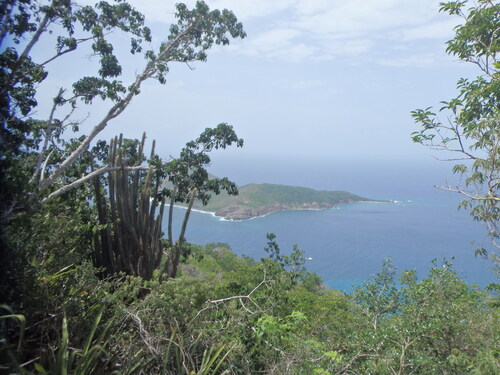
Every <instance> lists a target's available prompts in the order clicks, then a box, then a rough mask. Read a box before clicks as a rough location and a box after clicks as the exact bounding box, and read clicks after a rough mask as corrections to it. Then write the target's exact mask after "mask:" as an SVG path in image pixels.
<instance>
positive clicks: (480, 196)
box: [412, 0, 500, 254]
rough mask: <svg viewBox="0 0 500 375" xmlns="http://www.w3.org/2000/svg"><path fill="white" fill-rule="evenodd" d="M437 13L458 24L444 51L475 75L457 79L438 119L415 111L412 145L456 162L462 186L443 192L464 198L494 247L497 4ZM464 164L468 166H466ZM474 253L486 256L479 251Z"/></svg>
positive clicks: (498, 136) (499, 214) (499, 185)
mask: <svg viewBox="0 0 500 375" xmlns="http://www.w3.org/2000/svg"><path fill="white" fill-rule="evenodd" d="M440 6H441V8H440V10H441V11H442V12H447V13H449V14H450V15H453V16H458V17H460V18H461V19H462V20H463V23H462V24H460V25H458V26H456V27H455V37H454V38H453V39H451V40H450V41H448V43H447V44H448V47H447V49H446V51H447V52H448V54H451V55H453V56H456V57H458V58H459V59H460V60H462V61H465V62H469V63H472V64H475V65H476V67H477V68H479V69H480V74H481V75H480V76H478V77H477V78H476V79H473V80H470V79H465V78H463V79H460V80H459V81H458V84H457V89H458V91H459V94H458V96H457V97H456V98H453V99H451V100H449V101H443V102H441V104H442V107H441V109H440V110H439V112H440V113H441V114H442V115H443V117H445V118H446V120H444V119H440V118H439V116H438V115H437V114H436V113H435V112H434V111H433V110H432V108H430V107H429V108H426V109H417V110H415V111H413V112H412V116H413V118H414V120H415V122H416V123H417V124H419V125H420V126H421V130H420V131H417V132H414V133H413V141H414V142H417V143H421V144H424V145H428V146H431V147H435V148H438V149H441V150H445V151H448V152H451V153H453V154H455V155H456V156H451V158H450V159H448V160H450V161H453V162H459V163H460V164H455V165H454V167H453V172H454V173H457V174H459V175H460V176H462V178H463V184H461V185H459V186H456V187H451V186H447V187H444V188H443V189H445V190H449V191H454V192H457V193H459V194H461V195H463V196H464V197H465V200H464V201H463V202H462V203H461V205H460V206H461V207H464V208H467V209H470V213H471V215H472V217H473V218H474V220H477V221H480V222H483V223H485V224H486V225H487V227H488V229H489V235H490V237H491V238H492V240H493V243H494V244H495V245H496V246H497V247H498V246H499V244H498V243H497V242H496V241H497V240H498V238H500V228H499V227H498V223H499V221H500V207H499V202H500V196H499V191H500V175H499V169H500V168H499V167H500V164H499V163H500V162H499V160H500V151H499V150H500V125H499V123H500V107H499V105H498V103H499V102H500V73H499V69H500V63H499V62H498V53H499V52H500V31H499V30H500V16H499V14H500V4H498V3H497V2H493V1H488V0H480V1H478V2H477V3H474V4H473V5H469V1H449V2H444V3H441V4H440ZM466 161H469V163H465V162H466ZM478 252H479V253H481V254H485V253H486V252H485V250H484V249H478Z"/></svg>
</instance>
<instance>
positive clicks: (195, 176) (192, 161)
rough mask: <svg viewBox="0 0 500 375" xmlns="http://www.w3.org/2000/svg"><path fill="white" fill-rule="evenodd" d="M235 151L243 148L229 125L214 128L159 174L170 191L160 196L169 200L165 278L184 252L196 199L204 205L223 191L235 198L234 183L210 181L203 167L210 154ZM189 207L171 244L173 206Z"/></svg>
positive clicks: (167, 164) (171, 274)
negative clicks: (229, 147)
mask: <svg viewBox="0 0 500 375" xmlns="http://www.w3.org/2000/svg"><path fill="white" fill-rule="evenodd" d="M233 143H234V144H236V146H237V147H242V146H243V139H241V138H238V136H237V135H236V133H235V131H234V129H233V127H232V126H231V125H228V124H225V123H221V124H219V125H218V126H217V127H215V128H206V129H205V131H203V133H201V135H200V136H199V137H198V138H197V139H196V140H194V141H190V142H188V143H187V144H186V147H184V148H183V149H182V151H181V153H180V156H179V158H178V159H174V160H171V161H170V162H168V163H166V164H165V165H164V166H163V168H162V172H163V173H164V175H166V176H167V178H168V181H169V182H170V188H168V187H165V188H164V189H163V190H162V192H161V194H162V195H163V196H166V197H168V198H170V206H169V214H168V226H167V234H168V238H167V250H168V258H167V260H166V262H165V265H164V270H163V272H164V273H166V274H167V276H168V277H175V276H176V274H177V267H178V265H179V260H180V257H181V255H182V251H183V248H184V235H185V232H186V226H187V223H188V220H189V215H190V213H191V209H192V207H193V204H194V201H195V200H196V199H199V200H201V202H202V203H203V204H204V205H206V204H207V203H208V201H209V199H210V198H211V195H210V193H211V192H212V193H215V194H216V195H218V194H220V192H221V191H226V192H227V193H228V194H229V195H236V194H238V189H237V187H236V184H235V183H234V182H231V181H230V180H229V179H228V178H227V177H224V178H210V176H209V174H208V172H207V170H206V167H207V166H208V165H210V161H211V160H210V156H209V155H208V153H209V152H211V151H212V150H218V149H225V148H226V147H228V146H231V145H232V144H233ZM178 202H180V203H188V207H187V210H186V213H185V215H184V221H183V223H182V227H181V231H180V233H179V238H178V240H177V241H174V238H173V232H172V223H173V212H174V211H173V209H174V204H175V203H178Z"/></svg>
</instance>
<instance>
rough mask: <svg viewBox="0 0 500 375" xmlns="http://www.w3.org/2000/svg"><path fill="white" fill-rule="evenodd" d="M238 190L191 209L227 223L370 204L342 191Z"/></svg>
mask: <svg viewBox="0 0 500 375" xmlns="http://www.w3.org/2000/svg"><path fill="white" fill-rule="evenodd" d="M238 190H239V194H238V195H237V196H229V195H227V194H220V195H214V196H212V198H211V199H210V201H209V202H208V204H207V205H206V206H203V205H202V204H201V202H196V203H195V204H194V206H193V208H195V209H197V210H201V211H206V212H211V213H214V214H215V215H216V216H218V217H222V218H224V219H227V220H247V219H252V218H255V217H259V216H264V215H267V214H270V213H274V212H279V211H290V210H324V209H328V208H333V207H335V206H336V205H338V204H341V203H350V202H363V201H364V202H367V201H374V200H372V199H368V198H363V197H360V196H358V195H355V194H352V193H349V192H346V191H318V190H314V189H310V188H305V187H298V186H287V185H275V184H249V185H244V186H241V187H239V188H238Z"/></svg>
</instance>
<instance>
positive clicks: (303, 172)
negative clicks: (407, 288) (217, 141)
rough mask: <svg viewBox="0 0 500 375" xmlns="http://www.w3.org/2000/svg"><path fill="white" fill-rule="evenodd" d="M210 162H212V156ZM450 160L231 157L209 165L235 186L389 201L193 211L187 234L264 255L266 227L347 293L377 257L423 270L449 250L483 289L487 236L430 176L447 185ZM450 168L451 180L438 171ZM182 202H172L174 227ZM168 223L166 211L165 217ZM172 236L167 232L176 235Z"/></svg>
mask: <svg viewBox="0 0 500 375" xmlns="http://www.w3.org/2000/svg"><path fill="white" fill-rule="evenodd" d="M214 166H215V163H214ZM449 168H450V166H444V165H443V164H439V163H437V162H436V163H403V162H400V163H387V162H386V163H382V162H371V163H365V162H363V163H354V162H350V163H341V164H336V165H335V164H331V163H323V164H322V163H321V162H318V161H316V162H314V161H311V162H308V161H302V162H299V161H295V162H293V163H290V161H289V160H283V161H275V162H274V163H263V164H260V166H259V163H258V162H252V163H248V164H245V163H244V162H243V161H241V160H240V161H238V160H232V161H226V162H221V163H219V164H218V167H217V168H215V167H213V168H212V170H211V172H212V173H215V174H217V175H219V176H222V175H224V176H228V177H229V178H231V179H233V180H234V181H235V182H237V183H238V184H239V185H243V184H246V183H251V182H255V183H263V182H268V183H281V184H287V185H295V186H306V187H311V188H314V189H318V190H347V191H350V192H352V193H355V194H359V195H361V196H364V197H368V198H372V199H380V200H391V201H393V203H350V204H342V205H339V206H337V207H335V208H332V209H327V210H321V211H287V212H278V213H273V214H270V215H267V216H265V217H259V218H254V219H251V220H245V221H225V220H221V218H218V217H215V216H213V215H211V214H207V213H202V212H193V213H192V215H191V217H190V221H189V224H188V229H187V232H186V239H187V240H188V241H189V242H192V243H196V244H200V245H204V244H207V243H211V242H223V243H227V244H228V245H229V246H231V249H232V250H233V251H234V252H235V253H237V254H240V255H246V256H250V257H252V258H254V259H260V258H262V257H265V256H266V253H265V251H264V247H265V246H266V242H267V240H266V234H267V233H274V234H276V237H277V238H276V240H277V242H278V243H279V246H280V249H281V251H282V252H283V253H288V252H290V251H291V249H292V247H293V245H295V244H296V245H297V246H298V247H299V249H300V250H303V251H304V252H305V257H306V258H308V259H309V260H307V261H306V267H307V269H308V270H309V271H311V272H316V273H317V274H319V275H320V276H321V277H322V279H323V280H324V283H325V284H326V285H328V286H329V287H331V288H335V289H339V290H342V291H344V292H347V293H348V292H350V291H352V289H353V286H356V285H359V284H360V283H361V282H363V281H366V280H368V278H369V276H370V275H371V274H374V273H376V272H378V271H379V270H380V268H381V265H382V262H383V260H384V259H385V258H391V259H392V262H393V264H394V265H395V266H396V267H397V268H398V270H399V271H402V270H405V269H415V270H416V271H417V274H418V276H419V277H425V276H426V274H427V273H428V271H429V269H430V268H431V267H432V264H431V262H432V260H433V259H436V260H437V261H438V264H439V262H440V261H441V260H442V259H447V260H448V261H451V262H452V263H453V264H454V269H455V270H456V271H457V272H458V273H459V275H460V276H461V277H463V278H464V279H465V280H466V281H467V282H468V283H470V284H478V285H479V286H480V287H481V288H484V287H485V286H486V285H487V284H489V283H491V282H495V281H498V280H497V279H496V277H495V276H494V274H493V273H492V272H491V270H490V269H491V268H492V263H491V261H489V260H485V259H482V258H480V257H476V256H475V255H474V249H476V248H477V247H485V248H486V249H487V250H489V251H492V250H493V245H491V242H490V240H489V239H488V237H487V235H486V230H485V228H484V226H483V225H482V224H481V223H477V222H474V221H473V220H472V219H471V217H470V216H469V214H468V213H467V212H465V211H463V210H458V209H457V204H458V203H459V202H460V200H461V198H460V197H459V196H458V195H457V194H454V193H450V192H444V191H441V190H438V189H436V188H435V187H434V185H436V184H437V185H439V184H446V183H449V184H454V183H456V181H455V180H453V176H451V173H450V172H449ZM447 176H448V178H449V180H448V181H447V180H446V177H447ZM183 213H184V209H182V208H176V209H175V221H174V222H175V223H176V224H175V230H176V231H178V230H179V227H180V221H181V219H182V217H183ZM165 222H166V220H165ZM174 236H175V234H174Z"/></svg>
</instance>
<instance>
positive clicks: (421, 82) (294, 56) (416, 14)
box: [36, 0, 476, 162]
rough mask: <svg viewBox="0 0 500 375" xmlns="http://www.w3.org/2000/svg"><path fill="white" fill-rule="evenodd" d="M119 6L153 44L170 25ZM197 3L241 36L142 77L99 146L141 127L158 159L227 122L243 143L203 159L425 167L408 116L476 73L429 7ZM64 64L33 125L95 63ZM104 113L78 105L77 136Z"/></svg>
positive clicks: (146, 1) (360, 0)
mask: <svg viewBox="0 0 500 375" xmlns="http://www.w3.org/2000/svg"><path fill="white" fill-rule="evenodd" d="M85 2H87V3H89V4H92V3H94V1H91V0H85V1H83V3H85ZM130 2H131V3H132V4H133V5H134V6H135V7H136V8H137V9H138V10H140V11H142V12H143V13H144V14H145V16H146V24H147V25H148V26H150V27H151V29H152V32H153V41H152V45H153V46H158V45H159V44H160V42H161V41H162V40H164V39H165V38H166V35H168V28H169V25H170V24H171V23H172V22H173V21H174V10H175V1H171V0H132V1H130ZM206 2H207V4H208V5H209V6H210V8H212V9H214V8H218V9H222V8H228V9H230V10H233V11H234V13H235V14H236V16H237V17H238V19H239V20H240V21H242V23H243V26H244V29H245V31H246V32H247V37H246V38H245V39H243V40H232V41H231V45H229V46H223V47H219V46H217V47H214V48H213V49H212V50H210V51H208V60H207V62H203V63H202V62H197V63H194V64H192V66H191V68H192V69H190V68H189V67H188V66H187V65H185V64H178V65H175V66H171V70H170V73H169V74H168V76H167V83H166V84H165V85H161V84H159V83H158V82H155V81H148V82H147V83H146V84H144V86H143V89H142V92H141V94H140V95H139V96H137V97H136V98H134V100H133V102H132V104H131V105H130V107H129V108H127V110H126V111H125V112H124V113H123V114H122V115H121V116H120V117H119V118H117V119H115V120H113V121H112V122H110V124H109V125H108V128H107V129H106V130H105V131H104V132H103V133H102V134H101V138H104V139H108V138H110V137H112V136H114V135H116V134H119V133H123V134H124V135H125V136H126V137H129V138H135V137H136V138H139V137H140V136H141V134H142V132H143V131H146V132H147V135H148V138H149V139H155V140H156V142H157V150H158V152H159V153H160V155H161V156H163V157H164V158H169V157H170V156H175V155H176V154H177V153H178V152H179V150H180V149H181V148H182V146H183V145H184V144H185V143H186V142H187V141H189V140H191V139H194V138H196V136H197V135H198V134H199V133H201V131H203V129H205V128H206V127H214V126H216V125H217V124H219V123H221V122H226V123H229V124H231V125H233V126H234V128H235V130H236V132H237V134H238V136H240V137H242V138H244V140H245V144H244V147H243V148H242V149H231V150H225V151H223V152H220V153H219V154H217V155H216V156H215V157H214V160H224V159H228V158H229V159H234V160H236V159H237V160H246V161H249V162H251V161H252V160H265V159H269V158H272V159H275V160H293V159H301V160H311V161H314V160H318V159H321V160H336V161H339V160H345V161H348V160H355V161H363V160H372V161H373V160H380V161H395V160H402V161H405V160H414V161H420V160H421V161H425V160H432V158H433V155H434V153H433V152H432V151H431V150H429V149H427V148H425V147H423V146H421V145H415V144H413V143H412V142H411V139H410V138H411V133H412V132H413V131H416V130H417V129H418V127H417V126H416V125H415V124H414V122H413V120H412V119H411V116H410V112H411V111H412V110H414V109H417V108H426V107H429V106H434V107H438V108H439V102H440V101H441V100H448V99H451V98H452V97H454V95H455V93H456V90H455V87H456V82H457V80H458V79H459V78H460V77H464V76H473V75H474V74H476V71H475V69H474V67H472V66H470V65H467V64H464V63H462V62H459V61H457V59H456V58H455V57H453V56H448V55H447V54H446V53H445V48H446V46H445V42H446V41H447V40H449V39H451V38H452V37H453V27H454V26H455V25H457V24H458V23H459V22H460V19H458V18H456V17H452V16H449V15H447V14H443V13H439V12H438V9H439V1H437V0H349V1H345V0H273V1H269V0H208V1H206ZM186 3H188V5H191V6H192V5H193V4H194V1H186ZM113 38H115V39H114V41H115V47H116V49H117V51H119V50H124V51H126V50H127V49H128V42H127V40H126V39H125V38H123V37H122V36H120V35H116V36H113ZM45 48H48V45H44V44H42V45H41V48H39V50H37V51H36V53H38V54H40V55H43V54H44V53H45V52H46V50H45ZM120 53H121V52H120ZM120 56H122V57H123V58H124V60H123V61H124V68H125V70H124V82H125V83H128V82H132V81H133V77H134V75H135V74H137V73H138V72H140V71H141V69H142V67H143V66H144V60H143V59H141V58H137V57H135V58H132V57H130V56H129V55H127V54H122V55H120ZM68 59H69V60H63V59H61V60H60V61H58V62H54V64H53V66H52V67H49V71H50V75H49V78H48V79H47V81H46V83H45V84H44V87H43V88H41V89H40V98H41V100H40V101H41V105H40V107H39V114H40V116H42V117H47V115H46V114H48V112H49V104H50V101H45V104H44V100H46V99H47V98H50V97H52V96H53V95H54V94H53V93H56V92H57V88H58V87H60V86H62V85H65V84H69V83H70V82H72V80H74V79H75V78H77V77H79V76H81V75H82V73H85V72H87V71H89V72H90V71H91V70H92V67H93V66H95V65H93V64H94V63H95V61H94V62H93V61H91V59H90V58H89V56H88V54H87V55H85V54H82V55H78V54H75V55H74V56H72V57H69V58H68ZM108 107H109V103H94V104H93V105H92V107H91V108H80V112H79V114H78V115H79V116H80V119H82V118H86V117H87V114H88V118H87V120H86V121H85V122H84V123H83V124H82V126H81V130H82V132H87V131H89V130H90V128H91V127H92V126H93V124H94V123H95V121H96V119H98V118H99V114H100V113H101V112H102V111H104V110H105V109H106V108H108ZM77 113H78V112H77Z"/></svg>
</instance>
